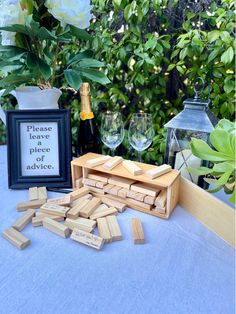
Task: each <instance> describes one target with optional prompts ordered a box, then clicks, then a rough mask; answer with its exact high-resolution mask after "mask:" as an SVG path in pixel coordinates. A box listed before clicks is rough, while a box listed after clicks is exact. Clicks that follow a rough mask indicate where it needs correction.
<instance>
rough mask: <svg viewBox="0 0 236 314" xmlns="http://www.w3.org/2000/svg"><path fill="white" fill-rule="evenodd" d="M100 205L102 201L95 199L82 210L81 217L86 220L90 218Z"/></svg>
mask: <svg viewBox="0 0 236 314" xmlns="http://www.w3.org/2000/svg"><path fill="white" fill-rule="evenodd" d="M100 204H101V199H100V198H97V197H94V198H93V199H92V200H91V201H89V202H88V203H87V204H86V205H85V206H84V207H83V208H82V209H81V210H80V212H79V215H80V216H81V217H84V218H88V217H90V216H91V215H92V213H93V212H94V211H95V209H96V208H97V207H98V206H99V205H100Z"/></svg>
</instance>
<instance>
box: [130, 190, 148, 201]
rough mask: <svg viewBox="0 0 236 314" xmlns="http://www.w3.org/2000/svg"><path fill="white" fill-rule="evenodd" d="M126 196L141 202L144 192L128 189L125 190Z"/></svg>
mask: <svg viewBox="0 0 236 314" xmlns="http://www.w3.org/2000/svg"><path fill="white" fill-rule="evenodd" d="M127 197H129V198H132V199H134V200H137V201H139V202H143V200H144V197H145V194H143V193H139V192H134V191H131V190H129V191H128V192H127Z"/></svg>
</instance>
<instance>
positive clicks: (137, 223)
mask: <svg viewBox="0 0 236 314" xmlns="http://www.w3.org/2000/svg"><path fill="white" fill-rule="evenodd" d="M131 227H132V233H133V239H134V243H135V244H143V243H144V233H143V227H142V223H141V220H140V219H138V218H132V219H131Z"/></svg>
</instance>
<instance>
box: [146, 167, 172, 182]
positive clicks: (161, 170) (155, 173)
mask: <svg viewBox="0 0 236 314" xmlns="http://www.w3.org/2000/svg"><path fill="white" fill-rule="evenodd" d="M169 171H171V166H169V165H161V166H158V167H155V168H152V169H150V170H148V171H146V172H145V174H146V176H147V177H149V178H151V179H155V178H157V177H160V176H162V175H163V174H165V173H167V172H169Z"/></svg>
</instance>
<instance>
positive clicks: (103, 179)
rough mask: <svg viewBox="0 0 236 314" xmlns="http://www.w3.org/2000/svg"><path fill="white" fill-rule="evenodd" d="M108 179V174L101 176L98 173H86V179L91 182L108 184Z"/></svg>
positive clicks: (101, 174)
mask: <svg viewBox="0 0 236 314" xmlns="http://www.w3.org/2000/svg"><path fill="white" fill-rule="evenodd" d="M108 178H109V175H108V174H103V173H100V172H97V173H88V179H92V180H96V181H101V182H104V183H108Z"/></svg>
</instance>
